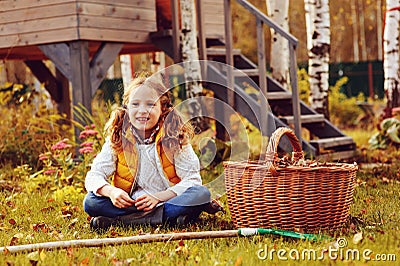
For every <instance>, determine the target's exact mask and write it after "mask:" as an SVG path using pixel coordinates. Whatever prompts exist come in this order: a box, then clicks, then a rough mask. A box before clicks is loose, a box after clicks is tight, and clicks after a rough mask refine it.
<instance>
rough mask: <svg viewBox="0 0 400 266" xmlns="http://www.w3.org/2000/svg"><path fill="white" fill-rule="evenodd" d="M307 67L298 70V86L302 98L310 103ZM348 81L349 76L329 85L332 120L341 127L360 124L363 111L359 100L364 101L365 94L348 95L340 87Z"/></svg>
mask: <svg viewBox="0 0 400 266" xmlns="http://www.w3.org/2000/svg"><path fill="white" fill-rule="evenodd" d="M308 79H309V77H308V74H307V71H306V70H305V69H300V70H299V71H298V86H299V94H300V99H301V100H302V101H303V102H305V103H306V104H309V100H308V99H309V96H310V83H309V81H308ZM347 82H348V78H347V77H343V78H341V79H339V80H338V81H337V82H336V84H335V85H333V86H330V87H329V94H328V105H329V115H330V121H331V122H332V123H333V124H334V125H337V126H338V127H340V128H347V127H352V126H355V125H357V124H358V121H359V118H360V117H361V116H363V115H364V114H363V111H362V110H361V108H360V107H358V102H364V101H365V96H364V95H363V94H362V93H360V94H359V95H358V96H357V97H350V98H349V97H347V95H346V94H344V93H342V92H341V91H340V88H341V87H342V86H343V85H344V84H346V83H347Z"/></svg>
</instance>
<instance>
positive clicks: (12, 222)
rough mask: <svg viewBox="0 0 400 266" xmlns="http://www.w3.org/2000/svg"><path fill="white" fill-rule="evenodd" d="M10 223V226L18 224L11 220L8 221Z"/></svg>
mask: <svg viewBox="0 0 400 266" xmlns="http://www.w3.org/2000/svg"><path fill="white" fill-rule="evenodd" d="M8 222H9V223H10V224H12V225H15V224H16V223H17V222H16V221H15V220H14V219H10V220H8Z"/></svg>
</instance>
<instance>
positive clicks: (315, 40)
mask: <svg viewBox="0 0 400 266" xmlns="http://www.w3.org/2000/svg"><path fill="white" fill-rule="evenodd" d="M304 3H305V11H306V26H307V50H308V58H309V59H308V74H309V81H310V99H309V102H310V106H311V107H312V108H313V109H314V110H315V111H317V112H318V113H320V114H323V115H324V116H325V117H326V118H328V119H329V111H328V90H329V81H328V79H329V50H330V21H329V0H305V1H304Z"/></svg>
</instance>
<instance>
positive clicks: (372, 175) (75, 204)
mask: <svg viewBox="0 0 400 266" xmlns="http://www.w3.org/2000/svg"><path fill="white" fill-rule="evenodd" d="M379 156H383V157H385V156H386V157H390V156H391V155H390V154H388V153H384V152H383V153H381V155H379ZM381 159H382V158H381ZM390 162H391V164H390V167H385V166H379V165H378V166H376V167H374V168H361V169H360V171H359V172H358V174H357V187H356V189H355V194H354V204H353V205H352V207H351V216H352V217H353V218H352V220H351V222H349V224H347V225H345V226H344V227H343V228H342V229H341V230H337V231H335V232H329V233H328V232H323V234H324V235H326V236H330V237H331V239H325V240H321V241H316V242H311V241H306V240H297V239H290V238H282V237H278V236H271V235H266V236H251V237H234V238H225V239H199V240H185V241H170V242H166V243H151V244H131V245H120V246H104V247H101V248H69V249H63V250H55V251H46V250H40V251H34V252H25V253H19V254H10V253H7V252H5V253H4V254H2V255H1V256H0V264H2V265H389V264H390V265H400V228H399V226H400V175H399V174H398V170H399V168H400V163H399V162H398V161H397V160H396V158H393V157H391V158H390ZM11 171H13V169H12V168H10V167H6V166H5V167H3V168H2V169H1V170H0V242H1V243H0V245H1V246H7V245H21V244H29V243H38V242H48V241H60V240H75V239H86V238H105V237H121V236H133V235H140V234H151V233H170V232H178V231H179V232H182V231H187V232H190V231H206V230H226V229H233V226H232V224H231V223H230V217H229V213H228V214H221V213H219V214H217V215H216V216H210V215H207V214H203V215H202V216H201V217H200V221H199V223H197V224H196V225H192V226H188V227H186V228H150V227H143V228H135V229H129V230H128V229H120V228H116V229H112V230H109V231H107V232H106V233H104V234H97V233H94V232H91V231H90V229H89V224H88V216H87V215H86V214H85V213H84V211H83V209H82V200H83V197H84V194H83V193H75V194H72V195H70V196H65V197H55V196H54V191H53V190H54V189H53V188H52V187H43V188H41V189H38V190H34V191H33V192H29V193H28V191H30V190H31V189H30V187H31V185H32V184H30V182H27V181H26V179H23V178H21V177H16V175H13V174H12V172H11ZM10 176H14V177H13V178H10ZM11 179H12V180H11ZM222 200H223V202H224V203H225V206H226V198H224V197H223V198H222ZM339 237H340V238H342V239H341V241H342V242H340V243H344V242H347V245H346V246H345V247H343V248H339V249H338V251H335V248H337V246H335V242H336V241H335V240H336V239H337V238H339ZM324 250H330V252H331V253H330V254H329V251H324ZM314 251H315V257H314V253H313V252H314ZM297 252H298V253H297ZM297 254H299V258H298V259H295V258H296V255H297ZM357 254H359V255H360V258H357ZM278 255H280V257H281V259H279V258H278ZM308 256H310V257H308ZM321 257H323V258H321ZM284 258H286V259H287V260H286V261H284V260H283V259H284ZM366 258H367V259H368V258H369V259H370V260H371V261H368V260H367V259H366ZM378 260H379V261H378Z"/></svg>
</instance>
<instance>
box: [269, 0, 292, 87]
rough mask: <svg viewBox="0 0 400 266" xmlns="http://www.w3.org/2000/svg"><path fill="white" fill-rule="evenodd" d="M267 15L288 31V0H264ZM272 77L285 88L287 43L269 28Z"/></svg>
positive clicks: (287, 60)
mask: <svg viewBox="0 0 400 266" xmlns="http://www.w3.org/2000/svg"><path fill="white" fill-rule="evenodd" d="M266 4H267V12H268V16H270V17H271V18H272V19H273V20H274V21H275V22H276V23H277V24H279V26H281V27H282V28H284V29H285V30H287V31H289V0H266ZM270 66H271V72H272V77H273V78H274V79H275V80H276V81H278V82H279V83H280V84H281V85H282V86H283V87H284V88H285V89H287V88H288V81H289V43H288V41H287V40H286V39H285V38H283V37H282V36H281V35H280V34H279V33H277V32H275V31H274V30H273V29H271V59H270Z"/></svg>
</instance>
